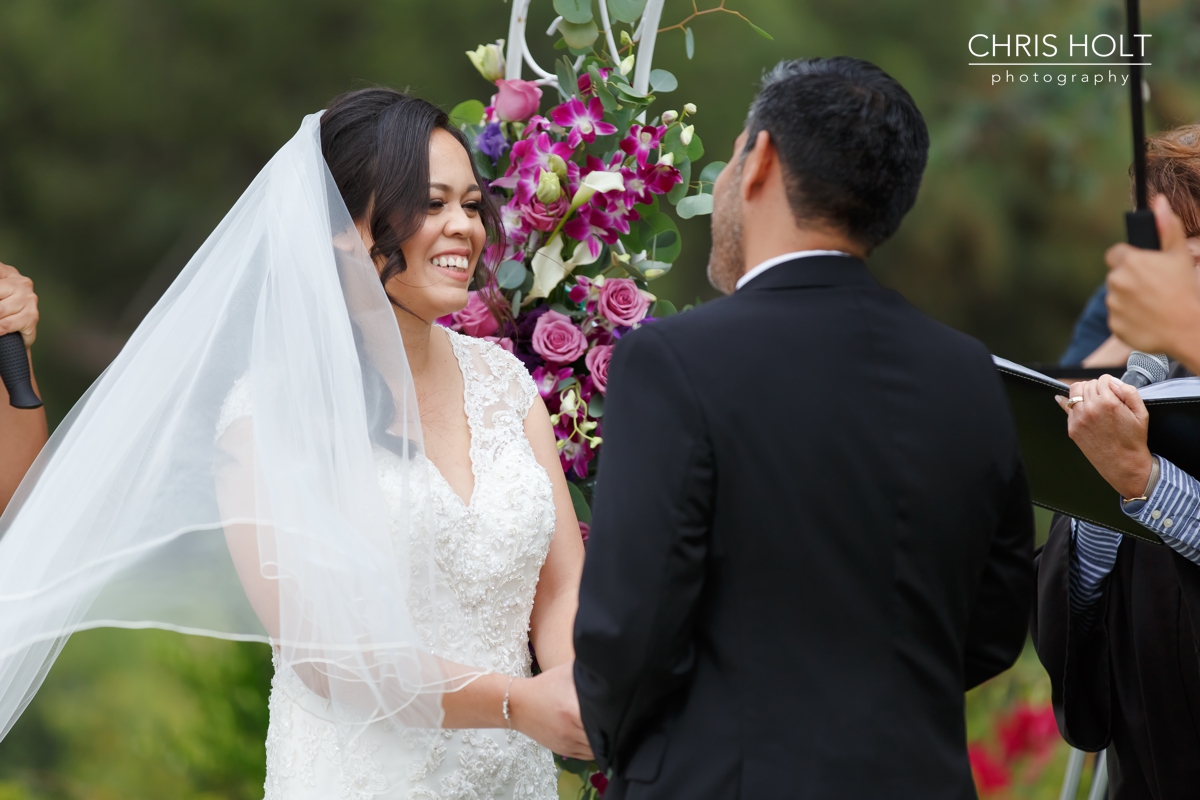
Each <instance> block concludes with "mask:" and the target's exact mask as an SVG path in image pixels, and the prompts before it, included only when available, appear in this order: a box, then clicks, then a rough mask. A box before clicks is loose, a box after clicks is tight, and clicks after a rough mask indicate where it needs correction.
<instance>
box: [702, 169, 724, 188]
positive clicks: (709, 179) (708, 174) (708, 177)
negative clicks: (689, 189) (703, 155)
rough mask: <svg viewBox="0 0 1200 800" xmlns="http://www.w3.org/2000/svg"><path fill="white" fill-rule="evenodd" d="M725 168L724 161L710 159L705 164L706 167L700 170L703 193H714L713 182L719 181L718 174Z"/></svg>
mask: <svg viewBox="0 0 1200 800" xmlns="http://www.w3.org/2000/svg"><path fill="white" fill-rule="evenodd" d="M723 169H725V162H724V161H710V162H709V163H707V164H705V165H704V169H702V170H700V192H701V193H702V194H704V193H707V194H712V190H713V184H714V183H716V182H717V176H718V175H720V174H721V170H723Z"/></svg>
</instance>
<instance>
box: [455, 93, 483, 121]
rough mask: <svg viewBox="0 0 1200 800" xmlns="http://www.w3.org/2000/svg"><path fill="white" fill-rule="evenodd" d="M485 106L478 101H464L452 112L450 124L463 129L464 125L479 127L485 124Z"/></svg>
mask: <svg viewBox="0 0 1200 800" xmlns="http://www.w3.org/2000/svg"><path fill="white" fill-rule="evenodd" d="M483 113H484V105H483V103H481V102H479V101H478V100H464V101H463V102H461V103H459V104H458V105H456V106H455V107H454V108H453V109H451V110H450V122H451V123H452V124H453V125H456V126H458V127H459V128H461V127H462V126H463V125H479V124H480V123H482V122H483Z"/></svg>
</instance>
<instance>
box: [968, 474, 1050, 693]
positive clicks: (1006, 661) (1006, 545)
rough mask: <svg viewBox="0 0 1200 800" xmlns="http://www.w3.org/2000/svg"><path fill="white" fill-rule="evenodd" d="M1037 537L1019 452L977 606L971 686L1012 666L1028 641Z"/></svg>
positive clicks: (971, 641) (972, 630) (971, 640)
mask: <svg viewBox="0 0 1200 800" xmlns="http://www.w3.org/2000/svg"><path fill="white" fill-rule="evenodd" d="M1033 539H1034V523H1033V504H1032V501H1031V500H1030V499H1029V482H1028V480H1027V479H1026V477H1025V466H1024V464H1022V463H1021V462H1020V459H1019V458H1018V459H1017V466H1016V469H1015V470H1014V472H1013V477H1012V479H1011V480H1010V482H1009V486H1008V495H1007V498H1006V501H1005V503H1004V505H1003V507H1002V508H1001V516H1000V523H999V525H998V526H997V528H996V532H995V534H994V535H993V537H992V545H991V550H990V552H989V554H988V559H987V563H986V564H985V565H984V569H983V576H982V578H981V580H980V584H979V591H978V594H977V595H976V597H975V604H974V606H973V607H972V609H971V618H970V622H969V627H968V629H967V639H966V649H965V657H964V660H963V679H964V682H965V684H966V685H965V688H967V689H970V688H971V687H973V686H977V685H978V684H980V683H983V682H984V681H986V680H987V679H988V678H991V677H993V676H995V675H998V674H1000V673H1001V672H1003V671H1004V670H1006V669H1008V668H1009V667H1011V666H1012V665H1013V662H1015V661H1016V660H1017V657H1018V656H1020V655H1021V650H1022V648H1023V647H1024V646H1025V631H1026V624H1027V620H1028V619H1029V608H1030V606H1031V604H1032V603H1033V566H1032V560H1033Z"/></svg>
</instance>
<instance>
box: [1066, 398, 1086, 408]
mask: <svg viewBox="0 0 1200 800" xmlns="http://www.w3.org/2000/svg"><path fill="white" fill-rule="evenodd" d="M1082 402H1083V398H1082V397H1072V398H1071V399H1070V400H1068V401H1067V411H1070V410H1071V409H1072V408H1074V407H1075V406H1076V404H1078V403H1082Z"/></svg>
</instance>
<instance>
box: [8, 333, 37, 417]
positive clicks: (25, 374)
mask: <svg viewBox="0 0 1200 800" xmlns="http://www.w3.org/2000/svg"><path fill="white" fill-rule="evenodd" d="M0 380H3V381H4V388H6V389H8V404H9V405H11V406H12V407H13V408H40V407H41V405H42V401H41V400H40V399H39V398H38V396H37V394H36V393H35V392H34V391H33V382H32V381H31V380H30V377H29V357H28V356H27V355H26V353H25V342H24V341H23V340H22V339H21V334H20V333H18V332H17V331H13V332H12V333H6V334H4V335H3V336H0Z"/></svg>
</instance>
